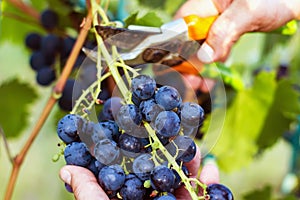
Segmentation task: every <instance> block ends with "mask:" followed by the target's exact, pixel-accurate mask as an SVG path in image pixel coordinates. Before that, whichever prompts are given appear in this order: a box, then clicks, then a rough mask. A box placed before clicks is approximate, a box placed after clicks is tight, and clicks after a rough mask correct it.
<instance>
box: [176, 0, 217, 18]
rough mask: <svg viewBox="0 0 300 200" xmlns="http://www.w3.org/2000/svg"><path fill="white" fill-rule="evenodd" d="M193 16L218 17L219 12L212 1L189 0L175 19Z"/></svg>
mask: <svg viewBox="0 0 300 200" xmlns="http://www.w3.org/2000/svg"><path fill="white" fill-rule="evenodd" d="M204 8H205V9H204ZM192 14H195V15H198V16H200V17H207V16H216V15H218V14H219V11H218V9H217V7H216V6H215V5H214V3H213V2H212V0H189V1H187V2H186V3H184V4H183V5H182V6H181V7H180V9H179V10H178V11H177V12H176V14H175V16H174V18H175V19H177V18H180V17H184V16H187V15H192Z"/></svg>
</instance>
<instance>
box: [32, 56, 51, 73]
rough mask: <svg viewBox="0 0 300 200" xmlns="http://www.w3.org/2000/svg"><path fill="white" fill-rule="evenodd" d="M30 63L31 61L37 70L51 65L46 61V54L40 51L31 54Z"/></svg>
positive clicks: (33, 67)
mask: <svg viewBox="0 0 300 200" xmlns="http://www.w3.org/2000/svg"><path fill="white" fill-rule="evenodd" d="M53 62H54V60H53ZM53 62H52V63H53ZM29 63H30V66H31V68H32V69H33V70H35V71H38V70H39V69H42V68H47V67H49V65H48V63H47V62H46V58H45V56H44V55H43V54H42V52H40V51H36V52H33V53H32V54H31V56H30V60H29ZM52 63H50V64H52Z"/></svg>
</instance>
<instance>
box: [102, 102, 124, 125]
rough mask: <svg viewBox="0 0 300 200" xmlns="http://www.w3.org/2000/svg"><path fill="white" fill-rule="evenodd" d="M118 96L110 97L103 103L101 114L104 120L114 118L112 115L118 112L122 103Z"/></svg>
mask: <svg viewBox="0 0 300 200" xmlns="http://www.w3.org/2000/svg"><path fill="white" fill-rule="evenodd" d="M121 102H122V99H121V98H120V97H111V98H109V99H108V100H107V101H105V102H104V104H103V110H102V112H103V116H104V118H105V119H106V120H114V117H115V116H116V115H117V113H118V112H119V110H120V108H121V106H122V104H121Z"/></svg>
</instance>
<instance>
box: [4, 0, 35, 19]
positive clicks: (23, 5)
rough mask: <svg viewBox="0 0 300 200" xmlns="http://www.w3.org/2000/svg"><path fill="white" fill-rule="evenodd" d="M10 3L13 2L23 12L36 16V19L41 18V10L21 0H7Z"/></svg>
mask: <svg viewBox="0 0 300 200" xmlns="http://www.w3.org/2000/svg"><path fill="white" fill-rule="evenodd" d="M7 2H8V3H10V4H12V5H13V6H14V7H15V8H18V9H19V10H20V11H22V12H23V13H25V14H27V15H29V16H31V17H32V18H34V19H35V20H37V21H38V20H39V18H40V14H39V12H38V11H37V10H36V9H34V8H33V7H31V6H29V5H27V4H26V3H24V2H23V1H21V0H7Z"/></svg>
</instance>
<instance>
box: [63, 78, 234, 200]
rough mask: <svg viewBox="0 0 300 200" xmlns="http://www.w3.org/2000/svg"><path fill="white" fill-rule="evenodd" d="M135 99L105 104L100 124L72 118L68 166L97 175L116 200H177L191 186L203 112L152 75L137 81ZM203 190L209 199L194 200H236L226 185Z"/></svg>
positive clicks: (66, 138)
mask: <svg viewBox="0 0 300 200" xmlns="http://www.w3.org/2000/svg"><path fill="white" fill-rule="evenodd" d="M130 93H131V94H130V96H129V97H128V98H120V97H116V96H115V97H111V98H109V99H108V100H107V101H105V103H104V104H103V108H102V110H101V112H100V114H99V120H100V121H99V122H98V121H97V122H93V121H92V120H89V119H87V118H83V117H82V116H79V115H77V114H73V113H72V114H67V115H66V116H64V117H63V118H62V119H61V120H60V121H59V122H58V125H57V133H58V136H59V138H60V139H61V140H62V141H63V142H64V143H65V145H66V146H65V148H64V154H63V155H64V158H65V161H66V164H67V165H77V166H81V167H85V168H87V169H89V170H90V171H91V172H93V174H94V175H95V177H96V178H97V180H98V183H99V185H100V186H101V187H102V188H103V189H104V191H105V192H106V194H107V195H108V196H109V198H112V199H124V200H131V199H134V200H139V199H141V200H143V199H155V200H167V199H168V200H172V199H176V197H175V196H174V191H175V190H176V189H178V188H179V187H182V186H184V185H185V186H186V184H190V182H191V181H192V180H189V176H190V172H189V170H188V168H187V167H186V166H185V163H187V162H190V161H191V160H192V159H194V157H195V155H196V144H195V142H194V140H193V137H194V136H195V134H196V132H197V130H198V128H199V127H200V126H201V125H202V123H203V119H204V110H203V109H202V107H201V106H200V105H198V104H197V103H193V102H183V101H182V98H181V96H180V94H179V92H178V91H177V90H176V88H174V87H171V86H168V85H163V86H159V87H158V84H157V83H156V81H155V80H154V79H153V78H152V77H150V76H148V75H138V76H136V77H134V78H132V79H131V84H130ZM190 186H191V185H190ZM201 186H202V188H203V190H204V195H205V196H199V195H198V193H196V192H195V191H194V193H196V197H195V196H194V197H193V198H196V199H204V198H207V199H211V200H217V199H218V200H222V199H224V200H233V196H232V193H231V191H230V190H229V189H228V188H227V187H225V186H224V185H221V184H213V185H209V186H208V187H206V186H203V185H201ZM66 188H67V189H68V190H70V188H69V186H66ZM190 192H191V191H190Z"/></svg>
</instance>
